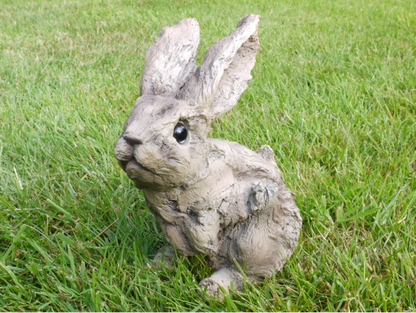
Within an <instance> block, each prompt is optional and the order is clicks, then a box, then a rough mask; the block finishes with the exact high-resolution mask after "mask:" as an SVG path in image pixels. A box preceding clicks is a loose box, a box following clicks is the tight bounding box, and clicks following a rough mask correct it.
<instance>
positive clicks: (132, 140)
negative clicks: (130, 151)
mask: <svg viewBox="0 0 416 313" xmlns="http://www.w3.org/2000/svg"><path fill="white" fill-rule="evenodd" d="M123 138H124V139H125V140H126V141H127V142H128V143H129V144H131V145H132V146H133V145H139V144H141V143H142V140H140V138H138V136H137V135H134V134H132V133H130V132H127V133H124V135H123Z"/></svg>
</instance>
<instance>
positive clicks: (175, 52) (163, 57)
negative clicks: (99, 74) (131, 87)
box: [140, 18, 199, 96]
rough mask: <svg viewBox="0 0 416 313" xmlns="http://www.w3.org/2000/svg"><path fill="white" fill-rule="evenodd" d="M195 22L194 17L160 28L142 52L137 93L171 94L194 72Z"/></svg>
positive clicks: (196, 27) (196, 34)
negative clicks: (140, 75) (156, 36)
mask: <svg viewBox="0 0 416 313" xmlns="http://www.w3.org/2000/svg"><path fill="white" fill-rule="evenodd" d="M198 45H199V24H198V22H197V21H196V19H194V18H188V19H184V20H181V21H179V22H178V23H177V24H176V25H174V26H170V27H164V28H163V29H162V31H161V32H160V35H159V37H158V38H157V39H156V41H155V42H154V43H153V45H152V46H151V47H150V48H149V50H148V51H147V53H146V60H145V64H144V69H143V74H142V79H141V81H140V94H141V95H142V96H144V95H161V96H175V95H176V94H177V93H178V91H179V89H180V88H181V87H183V85H184V84H185V83H186V82H187V81H188V80H189V78H190V77H191V75H192V74H193V73H194V72H195V69H196V64H195V55H196V50H197V48H198Z"/></svg>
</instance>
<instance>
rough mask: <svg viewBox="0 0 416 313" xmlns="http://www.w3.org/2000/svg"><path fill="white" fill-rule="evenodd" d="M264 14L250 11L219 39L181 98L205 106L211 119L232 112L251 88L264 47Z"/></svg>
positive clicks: (180, 95) (181, 94)
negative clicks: (261, 27) (261, 26)
mask: <svg viewBox="0 0 416 313" xmlns="http://www.w3.org/2000/svg"><path fill="white" fill-rule="evenodd" d="M259 21H260V16H258V15H254V14H249V15H247V16H246V17H244V18H243V19H242V20H241V21H240V22H238V24H237V28H236V29H234V30H233V31H232V32H231V33H230V35H229V36H227V37H224V38H221V39H219V40H218V41H217V42H215V43H214V44H213V45H212V46H211V47H210V48H209V50H208V52H207V53H206V54H205V57H204V59H203V60H202V62H201V65H200V66H199V67H198V69H197V70H196V72H195V74H194V75H193V76H192V77H191V79H190V80H189V83H188V85H187V86H186V87H185V88H184V89H183V90H181V91H180V94H179V95H178V98H180V99H184V100H188V101H190V102H191V103H193V105H195V106H200V107H201V106H202V107H204V109H205V110H206V111H207V113H208V115H209V117H210V118H211V119H215V118H217V117H218V116H220V115H221V114H223V113H225V112H227V111H229V110H230V109H231V108H232V107H233V106H234V105H236V103H237V100H238V98H239V97H240V96H241V94H242V93H243V92H244V90H246V88H247V82H248V81H249V80H250V79H251V78H252V77H251V75H250V72H251V70H252V69H253V67H254V64H255V62H256V54H257V50H258V49H259V47H260V43H259V38H258V25H259Z"/></svg>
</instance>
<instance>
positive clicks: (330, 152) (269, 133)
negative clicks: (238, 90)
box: [0, 0, 416, 311]
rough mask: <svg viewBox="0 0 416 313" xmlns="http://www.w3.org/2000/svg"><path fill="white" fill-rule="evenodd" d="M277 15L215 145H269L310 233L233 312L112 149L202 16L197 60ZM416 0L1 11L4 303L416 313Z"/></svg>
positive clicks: (92, 4)
mask: <svg viewBox="0 0 416 313" xmlns="http://www.w3.org/2000/svg"><path fill="white" fill-rule="evenodd" d="M247 13H256V14H260V15H261V16H262V20H261V26H260V40H261V44H262V49H261V51H260V52H259V55H258V57H257V64H256V67H255V69H254V71H253V73H252V74H253V80H252V81H251V82H250V84H249V88H248V90H247V91H246V92H245V93H244V94H243V96H242V98H241V99H240V101H239V104H238V105H237V106H236V107H235V108H234V109H233V110H232V111H231V112H230V113H228V114H226V115H225V116H222V117H221V118H220V119H219V120H218V121H216V122H215V123H214V126H213V132H212V134H211V135H212V136H213V137H218V138H223V139H227V140H232V141H237V142H239V143H241V144H244V145H247V146H248V147H250V148H252V149H257V148H258V147H259V146H261V145H262V144H269V145H270V146H271V147H272V148H273V149H274V151H275V154H276V160H277V163H278V165H279V167H280V168H281V170H282V172H283V175H284V178H285V182H286V184H287V185H288V187H289V188H290V189H291V190H293V191H295V192H296V193H297V195H298V198H297V203H298V206H299V208H300V210H301V214H302V217H303V219H304V224H303V227H302V238H301V241H300V245H299V247H298V249H297V250H296V252H295V254H294V255H293V257H292V258H291V259H290V260H289V262H288V263H287V265H286V266H285V267H284V269H283V270H282V271H281V272H279V273H278V274H277V275H276V276H275V277H273V278H272V279H271V280H268V281H266V282H265V283H263V284H259V285H251V284H249V283H248V284H247V285H246V288H245V289H244V291H242V292H235V293H233V294H232V295H230V297H226V299H225V300H224V301H220V300H214V299H210V298H208V297H206V296H204V295H199V294H198V293H197V291H198V282H199V281H200V280H201V279H203V278H204V277H206V276H207V275H209V274H210V269H209V268H208V267H207V265H206V263H205V262H204V259H203V257H202V256H197V257H194V258H191V259H185V258H183V259H181V260H180V262H179V264H178V266H177V267H176V268H173V269H163V270H162V272H154V271H153V270H150V269H148V268H147V267H146V264H147V263H148V262H149V259H151V258H152V257H153V256H154V254H155V251H156V250H157V249H158V248H159V247H161V246H163V245H165V244H166V240H165V239H164V237H163V234H162V233H161V232H160V229H159V228H158V225H157V224H156V223H155V220H154V218H153V217H152V216H151V214H149V212H148V211H147V209H146V206H145V202H144V198H143V195H142V193H141V192H140V191H139V190H136V189H134V186H133V185H132V183H131V182H130V181H129V180H128V179H127V177H126V175H125V174H124V173H123V172H122V171H121V169H120V168H119V167H118V166H117V164H116V160H115V159H114V157H113V155H112V150H113V147H114V143H115V140H116V139H117V137H118V135H119V133H120V132H121V129H122V125H123V122H124V120H125V119H126V118H127V116H128V114H129V110H130V109H131V107H132V105H133V102H134V100H135V99H136V98H137V97H138V96H139V81H140V74H141V71H142V67H143V63H144V56H145V52H146V50H147V49H148V47H149V46H150V45H151V43H152V42H153V40H154V39H155V38H156V37H157V36H158V34H159V32H160V29H161V28H162V27H163V26H166V25H172V24H174V23H176V22H177V21H178V20H179V19H182V18H186V17H196V18H197V19H198V21H199V23H200V26H201V44H200V47H199V49H198V52H199V55H198V62H199V61H200V60H201V59H202V56H203V54H204V53H205V51H206V50H207V48H208V47H209V46H210V45H211V44H212V43H213V42H214V41H215V40H216V39H218V38H219V37H222V36H225V35H227V34H228V33H229V32H230V31H231V30H232V29H233V28H234V27H235V25H236V23H237V22H238V20H239V19H240V18H242V17H243V16H245V15H246V14H247ZM415 34H416V3H415V2H414V1H413V0H403V1H393V0H391V1H382V0H377V1H362V0H356V1H353V0H343V1H341V0H337V1H334V0H306V1H289V0H282V1H271V0H256V1H241V0H239V1H226V2H225V1H224V2H220V1H186V0H184V1H160V0H154V1H150V0H149V1H146V0H141V1H126V0H108V1H75V0H67V1H61V0H60V1H46V0H38V1H23V0H13V1H11V0H10V1H7V0H1V1H0V210H1V214H0V309H1V310H3V311H23V310H25V311H28V310H29V311H37V310H42V311H74V310H82V311H100V310H105V311H176V310H180V311H191V310H195V311H225V310H226V311H240V310H243V311H312V310H318V311H347V310H352V311H406V310H409V311H415V310H416V287H415V280H416V278H415V275H416V270H415V263H416V252H415V250H416V249H415V246H416V243H415V241H416V237H415V233H416V162H415V160H416V58H415V56H416V35H415Z"/></svg>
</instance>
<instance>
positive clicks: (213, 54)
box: [114, 14, 302, 296]
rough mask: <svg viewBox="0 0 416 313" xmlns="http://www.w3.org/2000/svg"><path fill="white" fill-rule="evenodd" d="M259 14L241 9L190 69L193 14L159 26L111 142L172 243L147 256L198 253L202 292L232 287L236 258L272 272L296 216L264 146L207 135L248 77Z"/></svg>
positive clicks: (246, 267)
mask: <svg viewBox="0 0 416 313" xmlns="http://www.w3.org/2000/svg"><path fill="white" fill-rule="evenodd" d="M259 21H260V17H259V16H257V15H253V14H250V15H247V16H246V17H244V18H243V19H242V20H241V21H240V22H239V23H238V25H237V28H236V29H235V30H233V31H232V32H231V33H230V35H229V36H228V37H224V38H222V39H220V40H218V41H217V42H215V43H214V44H213V45H212V46H211V47H210V49H209V50H208V52H207V53H206V54H205V57H204V59H203V60H202V62H201V64H200V66H199V67H198V68H197V67H196V64H195V55H196V50H197V47H198V44H199V25H198V22H197V21H196V20H195V19H184V20H181V21H179V22H178V23H177V24H176V25H174V26H171V27H165V28H163V29H162V32H161V34H160V36H159V37H158V38H157V39H156V41H155V42H154V43H153V45H152V46H151V47H150V48H149V50H148V51H147V53H146V60H145V65H144V70H143V73H142V78H141V82H140V93H141V96H140V97H139V98H138V99H137V100H136V102H135V104H134V107H133V110H132V111H131V114H130V117H129V118H128V119H127V121H126V122H125V124H124V130H123V132H122V134H121V136H120V138H119V139H118V140H117V143H116V146H115V150H114V154H115V157H116V158H117V159H118V161H119V164H120V166H121V167H122V168H123V170H124V171H125V172H126V173H127V176H128V177H129V178H130V179H132V180H133V182H134V184H135V186H136V187H137V188H139V189H143V193H144V195H145V198H146V203H147V205H148V207H149V210H150V211H151V212H152V214H153V215H154V216H155V217H156V219H157V221H158V222H159V223H160V226H161V229H162V231H163V233H164V234H165V236H166V239H167V240H168V242H169V243H170V244H171V246H169V247H165V248H162V249H161V250H160V251H159V252H158V254H157V255H156V257H155V260H156V261H162V262H165V263H166V264H170V263H171V262H173V261H174V259H175V256H176V253H175V250H174V249H176V251H177V252H178V253H179V254H182V255H185V256H192V255H195V254H204V255H206V256H207V260H208V263H209V265H210V266H211V268H212V269H213V271H214V273H213V274H212V276H210V277H208V278H205V279H203V280H202V281H201V282H200V286H201V287H202V288H203V289H206V291H207V293H208V294H210V295H219V296H223V294H222V291H221V288H219V286H222V287H223V290H226V291H228V289H229V288H230V286H232V285H233V286H234V288H235V289H239V288H241V287H242V275H241V272H240V269H239V267H240V268H241V269H243V271H244V273H245V274H246V275H247V277H248V279H250V280H251V281H262V280H263V279H264V277H266V276H267V277H270V276H271V275H273V274H274V273H275V272H276V271H279V270H280V269H281V268H282V267H283V265H284V263H285V261H286V260H287V259H288V258H289V257H290V255H291V254H292V253H293V251H294V249H295V248H296V246H297V244H298V240H299V234H300V228H301V224H302V219H301V217H300V214H299V209H298V208H297V207H296V203H295V195H294V194H293V193H292V192H291V191H290V190H289V189H288V188H287V187H286V186H285V184H284V182H283V180H282V178H281V173H280V170H279V169H278V167H277V165H276V162H275V160H274V153H273V150H272V149H271V148H270V147H269V146H267V145H264V146H262V147H260V149H259V150H258V151H257V152H253V151H251V150H249V149H248V148H246V147H244V146H241V145H239V144H237V143H235V142H229V141H225V140H219V139H211V138H208V133H209V132H210V130H211V123H212V121H213V120H214V119H216V118H217V117H219V116H220V115H221V114H224V113H226V112H228V111H229V110H231V108H232V107H233V106H234V105H236V103H237V100H238V98H239V97H240V95H241V94H242V93H243V91H244V90H245V89H246V88H247V81H249V80H250V79H251V76H250V71H251V70H252V68H253V67H254V64H255V61H256V59H255V58H256V54H257V50H258V49H259V47H260V45H259V39H258V25H259ZM237 264H238V265H239V266H237Z"/></svg>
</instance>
